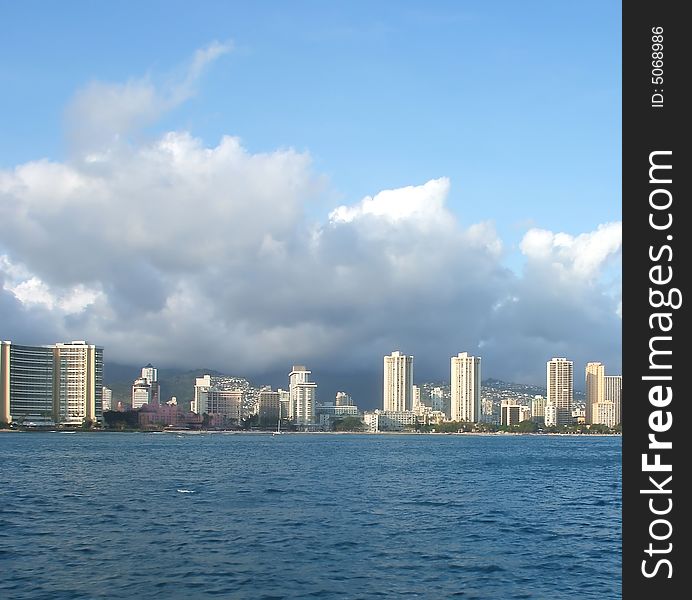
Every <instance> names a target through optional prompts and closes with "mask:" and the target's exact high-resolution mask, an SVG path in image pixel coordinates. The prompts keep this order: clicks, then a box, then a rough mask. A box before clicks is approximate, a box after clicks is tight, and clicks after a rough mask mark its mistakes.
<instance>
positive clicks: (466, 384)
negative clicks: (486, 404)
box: [451, 352, 481, 423]
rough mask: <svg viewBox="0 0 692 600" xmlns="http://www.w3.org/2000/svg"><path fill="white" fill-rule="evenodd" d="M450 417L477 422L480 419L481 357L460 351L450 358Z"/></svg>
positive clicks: (453, 419)
mask: <svg viewBox="0 0 692 600" xmlns="http://www.w3.org/2000/svg"><path fill="white" fill-rule="evenodd" d="M451 392H452V399H451V413H452V414H451V419H452V421H465V422H468V423H478V422H479V421H480V420H481V359H480V357H479V356H470V355H469V354H468V353H467V352H460V353H459V354H458V355H457V356H452V359H451Z"/></svg>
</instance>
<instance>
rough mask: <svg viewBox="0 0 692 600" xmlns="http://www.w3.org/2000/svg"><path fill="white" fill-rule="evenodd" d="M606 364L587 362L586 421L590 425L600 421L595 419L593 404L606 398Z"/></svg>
mask: <svg viewBox="0 0 692 600" xmlns="http://www.w3.org/2000/svg"><path fill="white" fill-rule="evenodd" d="M604 379H605V366H604V365H603V363H600V362H590V363H586V407H585V409H584V422H585V423H586V424H588V425H591V424H592V423H600V421H594V417H593V405H594V404H596V403H598V402H603V401H604V399H605V396H604V394H605V381H604Z"/></svg>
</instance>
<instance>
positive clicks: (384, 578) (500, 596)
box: [0, 432, 622, 600]
mask: <svg viewBox="0 0 692 600" xmlns="http://www.w3.org/2000/svg"><path fill="white" fill-rule="evenodd" d="M0 457H2V463H1V464H2V468H1V470H0V568H1V573H2V576H1V577H0V598H3V599H7V600H10V599H12V600H14V599H45V600H61V599H65V600H68V599H69V600H72V599H76V598H114V599H116V598H123V599H125V598H126V599H128V600H129V599H132V598H139V599H149V598H162V599H164V598H165V599H178V598H181V599H183V598H184V599H186V600H195V599H197V598H232V599H246V598H247V599H252V600H260V599H266V600H269V599H282V598H328V599H331V598H339V599H350V598H353V599H360V598H362V599H368V598H431V599H436V600H437V599H442V598H457V597H458V598H461V599H462V600H470V599H474V598H488V599H494V600H505V599H511V598H537V599H546V600H559V599H563V598H564V599H567V598H569V599H570V600H574V599H579V600H586V599H589V598H594V599H598V600H607V599H610V598H613V599H615V598H620V597H621V571H620V570H621V564H622V554H621V544H622V535H621V533H622V531H621V529H622V518H621V507H622V502H621V496H622V487H621V438H620V437H614V436H613V437H611V436H603V437H598V436H550V435H487V436H485V435H463V434H462V435H439V434H438V435H434V434H433V435H421V434H417V435H416V434H410V435H405V434H389V435H387V434H382V435H367V434H352V435H349V434H290V433H289V434H284V435H280V436H272V435H270V434H248V433H242V434H223V433H208V434H204V433H200V434H175V433H160V434H155V433H105V432H98V433H89V432H78V433H72V434H66V433H59V432H54V433H48V432H47V433H33V432H32V433H16V432H13V433H0Z"/></svg>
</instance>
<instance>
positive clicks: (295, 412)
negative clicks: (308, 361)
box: [288, 365, 317, 426]
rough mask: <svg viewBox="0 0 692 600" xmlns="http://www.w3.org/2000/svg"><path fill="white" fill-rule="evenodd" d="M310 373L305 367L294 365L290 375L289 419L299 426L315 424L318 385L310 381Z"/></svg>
mask: <svg viewBox="0 0 692 600" xmlns="http://www.w3.org/2000/svg"><path fill="white" fill-rule="evenodd" d="M310 373H311V371H309V370H308V369H307V368H306V367H305V365H293V368H292V369H291V372H290V373H289V374H288V392H289V397H290V405H289V417H290V418H291V419H293V422H294V423H295V424H296V425H299V426H307V425H312V424H314V423H315V405H316V403H317V383H315V382H314V381H310Z"/></svg>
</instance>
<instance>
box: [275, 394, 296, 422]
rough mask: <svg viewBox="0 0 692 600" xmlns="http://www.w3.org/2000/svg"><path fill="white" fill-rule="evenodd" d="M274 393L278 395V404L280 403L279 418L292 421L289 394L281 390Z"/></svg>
mask: <svg viewBox="0 0 692 600" xmlns="http://www.w3.org/2000/svg"><path fill="white" fill-rule="evenodd" d="M276 391H277V393H278V394H279V402H280V403H281V418H282V419H292V418H293V415H292V412H291V392H290V391H288V390H282V389H281V388H279V389H278V390H276Z"/></svg>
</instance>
